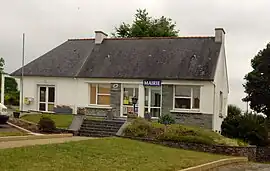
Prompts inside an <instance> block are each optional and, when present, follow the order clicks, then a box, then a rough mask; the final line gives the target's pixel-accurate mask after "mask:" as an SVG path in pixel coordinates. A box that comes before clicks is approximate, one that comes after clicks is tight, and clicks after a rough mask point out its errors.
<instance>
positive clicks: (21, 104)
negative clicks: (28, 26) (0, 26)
mask: <svg viewBox="0 0 270 171" xmlns="http://www.w3.org/2000/svg"><path fill="white" fill-rule="evenodd" d="M24 41H25V34H24V33H23V47H22V76H21V95H20V110H21V111H23V76H24Z"/></svg>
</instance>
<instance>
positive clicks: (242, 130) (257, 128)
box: [221, 105, 268, 146]
mask: <svg viewBox="0 0 270 171" xmlns="http://www.w3.org/2000/svg"><path fill="white" fill-rule="evenodd" d="M241 113H242V111H241V109H240V108H239V107H237V106H235V105H229V106H228V116H227V117H226V118H225V119H224V121H223V122H222V125H221V130H222V131H221V134H222V135H224V136H226V137H229V138H237V139H241V140H244V141H246V142H248V143H250V144H252V145H260V146H264V145H267V144H268V141H267V133H266V129H265V126H264V122H265V118H264V117H263V116H261V115H257V114H256V113H245V114H244V115H242V114H241Z"/></svg>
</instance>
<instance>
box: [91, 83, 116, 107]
mask: <svg viewBox="0 0 270 171" xmlns="http://www.w3.org/2000/svg"><path fill="white" fill-rule="evenodd" d="M93 85H96V101H95V103H91V88H92V86H93ZM99 85H109V87H110V84H109V83H89V84H88V89H89V95H90V96H89V104H90V106H104V107H109V106H110V104H109V105H101V104H98V96H111V93H98V87H99Z"/></svg>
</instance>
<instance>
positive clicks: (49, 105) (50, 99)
mask: <svg viewBox="0 0 270 171" xmlns="http://www.w3.org/2000/svg"><path fill="white" fill-rule="evenodd" d="M54 105H55V87H54V86H40V87H39V105H38V109H39V111H53V108H54Z"/></svg>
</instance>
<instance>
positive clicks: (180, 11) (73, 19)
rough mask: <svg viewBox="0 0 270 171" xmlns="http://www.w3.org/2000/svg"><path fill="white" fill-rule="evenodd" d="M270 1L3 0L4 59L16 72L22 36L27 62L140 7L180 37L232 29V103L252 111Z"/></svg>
mask: <svg viewBox="0 0 270 171" xmlns="http://www.w3.org/2000/svg"><path fill="white" fill-rule="evenodd" d="M269 7H270V1H269V0H257V1H254V0H203V1H202V0H188V1H187V0H128V1H127V0H113V1H112V0H46V1H37V0H0V57H3V58H4V59H5V61H6V65H5V71H6V72H8V73H10V72H12V71H14V70H16V69H17V68H19V67H20V66H21V56H22V34H23V33H25V34H26V41H25V44H26V45H25V58H26V59H25V60H26V63H28V62H30V61H32V60H33V59H35V58H38V57H39V56H41V55H42V54H44V53H46V52H48V51H49V50H51V49H52V48H54V47H56V46H58V45H59V44H61V43H63V42H65V41H66V40H67V39H69V38H92V37H94V31H95V30H102V31H104V32H106V33H108V34H111V33H112V32H113V31H114V28H115V27H117V26H119V25H120V24H121V23H122V22H127V23H131V22H132V20H133V19H134V14H135V12H136V9H139V8H141V9H146V10H147V11H148V12H149V14H150V15H151V16H153V17H161V16H165V17H169V18H171V19H172V20H173V21H175V22H176V25H177V29H179V30H180V34H179V35H180V36H196V35H197V36H214V29H215V28H216V27H222V28H224V29H225V31H226V38H225V39H226V40H225V41H226V47H225V48H226V55H227V65H228V75H229V85H230V94H229V103H230V104H236V105H238V106H239V107H241V108H242V109H244V110H246V104H245V103H243V102H242V100H241V99H242V98H243V97H244V96H245V94H244V89H243V86H242V84H243V83H244V80H243V77H244V75H245V74H247V73H248V72H249V71H251V67H250V60H251V59H252V58H253V57H254V56H255V55H256V54H257V53H258V51H259V50H261V49H263V48H265V46H266V44H267V43H268V42H269V41H270V31H269V30H270V18H269V17H268V16H270V10H269Z"/></svg>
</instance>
